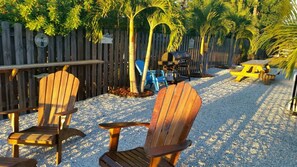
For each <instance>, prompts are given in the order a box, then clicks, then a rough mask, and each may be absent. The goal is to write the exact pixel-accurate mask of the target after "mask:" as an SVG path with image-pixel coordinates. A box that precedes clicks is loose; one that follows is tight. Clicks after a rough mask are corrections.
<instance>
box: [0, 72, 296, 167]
mask: <svg viewBox="0 0 297 167" xmlns="http://www.w3.org/2000/svg"><path fill="white" fill-rule="evenodd" d="M274 70H275V69H274ZM209 73H211V74H214V75H215V77H212V78H192V81H190V83H191V85H193V87H194V88H195V89H196V90H197V91H198V92H199V94H200V95H201V97H202V100H203V105H202V108H201V110H200V113H199V114H198V116H197V118H196V120H195V123H194V125H193V127H192V130H191V132H190V135H189V137H188V138H189V139H191V140H192V141H193V144H192V146H191V147H189V148H188V149H186V150H185V151H183V152H182V154H181V157H180V160H179V162H178V165H177V166H261V167H262V166H277V167H279V166H297V161H296V155H297V128H296V122H297V118H295V117H294V116H290V115H289V114H288V111H286V103H287V102H288V100H289V99H290V94H291V89H292V88H291V87H292V84H293V81H292V80H286V79H284V76H283V75H279V76H277V77H276V80H275V81H274V82H272V84H271V85H264V84H263V83H262V82H261V81H259V80H255V79H245V80H243V81H242V82H235V81H234V77H231V75H230V74H229V72H228V70H222V69H215V68H213V69H209ZM155 98H156V95H154V96H151V97H147V98H120V97H117V96H114V95H109V94H104V95H101V96H98V97H94V98H91V99H87V100H84V101H79V102H77V103H76V106H77V107H78V108H79V111H78V112H77V113H76V114H75V115H74V116H73V119H72V122H71V126H72V127H75V128H77V129H80V130H82V131H83V132H84V133H86V135H87V136H86V137H84V138H80V137H74V138H70V139H68V140H67V141H66V142H64V143H63V153H62V156H63V157H62V162H61V164H60V165H59V166H75V167H76V166H77V167H92V166H98V158H99V157H100V156H101V155H102V154H103V153H104V152H105V151H107V149H108V143H109V133H108V131H105V130H102V129H99V128H98V124H99V123H102V122H114V121H149V120H150V116H151V111H152V108H153V105H154V101H155ZM36 116H37V114H36V113H34V114H29V115H23V116H21V118H20V128H21V129H24V128H27V127H30V126H32V125H35V123H36V120H37V119H36ZM0 127H1V130H0V156H10V155H11V146H10V145H9V144H7V141H6V139H7V137H8V135H9V133H10V132H11V128H10V123H9V121H8V120H1V121H0ZM145 137H146V129H145V128H143V127H137V128H128V129H124V130H123V131H122V135H121V140H120V146H119V150H124V149H129V148H134V147H137V146H142V145H143V144H144V140H145ZM20 155H21V157H26V158H35V159H36V160H37V161H38V166H42V167H45V166H55V148H51V147H38V146H37V147H35V146H23V147H21V149H20Z"/></svg>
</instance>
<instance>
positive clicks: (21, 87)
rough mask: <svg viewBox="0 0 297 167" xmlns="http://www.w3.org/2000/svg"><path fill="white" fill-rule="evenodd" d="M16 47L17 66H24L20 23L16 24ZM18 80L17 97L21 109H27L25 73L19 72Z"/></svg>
mask: <svg viewBox="0 0 297 167" xmlns="http://www.w3.org/2000/svg"><path fill="white" fill-rule="evenodd" d="M14 43H15V44H14V46H15V57H16V64H24V46H23V31H22V25H21V24H19V23H15V24H14ZM16 79H17V86H18V87H17V93H18V95H17V97H18V104H19V108H25V107H26V97H27V95H26V91H25V90H26V89H27V88H26V84H25V74H24V72H23V71H19V72H18V74H17V75H16Z"/></svg>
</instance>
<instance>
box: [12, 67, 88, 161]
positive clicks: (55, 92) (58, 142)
mask: <svg viewBox="0 0 297 167" xmlns="http://www.w3.org/2000/svg"><path fill="white" fill-rule="evenodd" d="M78 88H79V80H78V78H76V77H75V76H74V75H73V74H69V73H68V72H66V71H58V72H56V73H52V74H49V75H48V76H46V77H43V78H42V79H41V80H40V86H39V95H40V96H39V106H38V123H37V125H38V126H33V127H31V128H28V129H25V130H22V131H18V113H13V114H11V119H12V123H13V125H12V127H13V128H14V129H13V131H14V133H11V134H10V135H9V137H8V143H9V144H12V146H13V156H14V157H17V156H18V154H19V153H18V152H19V149H18V145H42V146H56V164H59V163H60V162H61V159H62V155H61V154H62V141H63V140H66V139H68V138H69V137H71V136H81V137H84V136H85V134H84V133H83V132H81V131H79V130H77V129H73V128H68V126H69V124H70V119H71V114H72V113H74V112H75V111H76V110H75V109H74V103H75V100H76V95H77V92H78ZM57 113H61V114H62V115H61V114H57Z"/></svg>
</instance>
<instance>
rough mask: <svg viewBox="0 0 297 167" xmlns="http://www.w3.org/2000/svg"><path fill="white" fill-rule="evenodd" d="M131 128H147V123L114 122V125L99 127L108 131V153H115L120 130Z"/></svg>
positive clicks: (108, 124) (103, 124) (106, 124)
mask: <svg viewBox="0 0 297 167" xmlns="http://www.w3.org/2000/svg"><path fill="white" fill-rule="evenodd" d="M131 126H145V127H148V126H149V123H144V122H116V123H102V124H99V127H100V128H102V129H108V130H109V151H117V149H118V144H119V138H120V133H121V128H125V127H131Z"/></svg>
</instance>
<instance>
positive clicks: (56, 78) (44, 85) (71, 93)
mask: <svg viewBox="0 0 297 167" xmlns="http://www.w3.org/2000/svg"><path fill="white" fill-rule="evenodd" d="M78 87H79V80H78V78H76V77H75V76H74V75H73V74H70V73H68V72H66V71H58V72H56V73H52V74H49V75H48V76H46V77H43V78H42V79H41V80H40V84H39V106H38V126H51V125H53V126H54V125H57V124H58V117H57V116H55V113H60V112H63V111H69V110H72V109H74V104H75V100H76V95H77V91H78ZM70 120H71V115H70V116H67V117H65V121H64V123H63V127H68V125H69V124H70Z"/></svg>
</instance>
